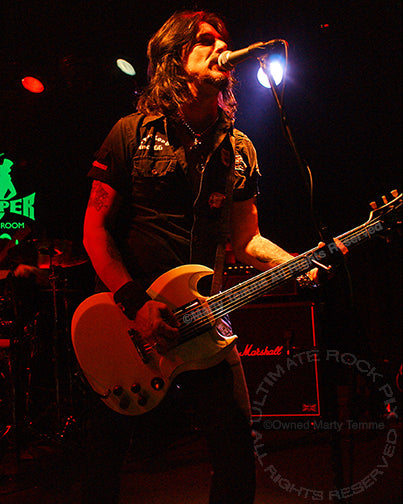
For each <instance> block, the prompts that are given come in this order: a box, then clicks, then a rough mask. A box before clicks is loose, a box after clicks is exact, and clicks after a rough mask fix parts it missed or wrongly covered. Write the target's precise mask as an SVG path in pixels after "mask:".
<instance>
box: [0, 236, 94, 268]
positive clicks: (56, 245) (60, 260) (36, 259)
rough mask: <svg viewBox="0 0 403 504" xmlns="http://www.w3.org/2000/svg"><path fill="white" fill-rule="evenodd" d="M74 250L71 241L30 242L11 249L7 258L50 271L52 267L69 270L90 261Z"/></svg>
mask: <svg viewBox="0 0 403 504" xmlns="http://www.w3.org/2000/svg"><path fill="white" fill-rule="evenodd" d="M73 249H74V247H73V243H72V242H71V241H70V240H61V239H41V240H28V241H26V242H23V243H20V244H19V245H16V246H15V247H13V248H12V249H10V250H9V251H8V255H7V256H8V259H10V260H11V261H12V262H14V263H17V264H30V265H35V266H37V267H38V268H40V269H50V268H51V267H52V266H61V267H63V268H69V267H72V266H78V265H80V264H84V263H86V262H87V261H88V258H87V257H86V256H85V254H84V252H81V251H80V252H77V251H75V250H73Z"/></svg>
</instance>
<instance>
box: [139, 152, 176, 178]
mask: <svg viewBox="0 0 403 504" xmlns="http://www.w3.org/2000/svg"><path fill="white" fill-rule="evenodd" d="M176 164H177V161H176V159H174V158H172V157H171V156H137V157H135V158H133V166H132V179H133V180H136V179H138V178H149V179H153V178H155V179H158V178H159V177H164V176H167V175H170V174H172V173H174V172H175V169H176Z"/></svg>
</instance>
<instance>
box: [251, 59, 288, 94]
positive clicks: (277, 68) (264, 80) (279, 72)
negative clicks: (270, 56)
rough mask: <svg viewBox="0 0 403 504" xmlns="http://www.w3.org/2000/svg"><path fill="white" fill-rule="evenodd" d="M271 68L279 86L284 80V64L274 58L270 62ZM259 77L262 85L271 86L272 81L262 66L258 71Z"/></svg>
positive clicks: (271, 72)
mask: <svg viewBox="0 0 403 504" xmlns="http://www.w3.org/2000/svg"><path fill="white" fill-rule="evenodd" d="M269 70H270V74H271V76H272V77H273V80H274V82H275V83H276V85H277V86H278V85H279V84H280V83H281V81H282V80H283V75H284V69H283V65H282V64H281V63H280V61H279V60H273V61H271V62H270V63H269ZM257 79H258V81H259V82H260V84H261V85H262V86H264V87H266V88H270V87H271V86H270V82H269V78H268V77H267V75H266V73H265V71H264V70H263V68H262V67H260V68H259V70H258V72H257Z"/></svg>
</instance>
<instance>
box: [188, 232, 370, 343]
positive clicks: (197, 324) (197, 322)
mask: <svg viewBox="0 0 403 504" xmlns="http://www.w3.org/2000/svg"><path fill="white" fill-rule="evenodd" d="M372 225H374V223H372ZM363 229H364V227H361V229H358V228H357V229H356V230H354V232H348V233H346V236H348V237H349V238H350V239H351V238H354V237H356V236H359V235H360V234H362V231H363ZM341 238H343V235H342V236H340V237H339V239H341ZM369 238H371V235H370V234H369V233H368V234H367V236H365V237H363V238H362V240H364V239H369ZM314 250H315V251H316V250H318V249H314ZM308 254H309V252H307V253H305V254H304V255H303V256H302V257H300V258H299V260H297V261H293V263H292V266H293V269H295V267H296V265H297V263H301V262H306V256H307V255H308ZM284 265H285V264H283V265H279V266H280V267H284ZM309 269H310V268H307V270H309ZM301 272H302V270H300V271H298V273H297V272H295V271H291V272H289V273H287V272H286V273H284V274H283V275H282V276H281V278H279V279H278V281H275V282H273V283H272V285H271V286H270V287H271V288H274V287H277V286H278V285H280V284H281V283H282V282H283V281H287V280H288V279H291V278H292V277H293V276H296V274H300V273H301ZM264 273H267V272H264ZM264 273H263V274H264ZM270 273H271V274H269V275H267V276H265V277H264V279H261V280H262V281H263V280H264V281H265V284H263V285H262V286H260V287H258V288H255V289H254V290H253V293H250V294H246V295H245V296H242V297H241V298H239V299H238V300H235V301H234V300H232V299H231V300H229V301H228V300H227V301H226V302H224V303H222V302H221V301H220V300H219V298H220V297H224V298H225V297H226V296H228V291H227V292H226V293H221V294H219V295H217V296H215V297H214V299H213V300H211V298H210V300H209V304H211V306H213V305H214V304H215V303H216V302H217V299H218V300H219V302H220V303H221V304H220V307H219V308H218V309H214V308H213V309H212V310H209V312H208V314H207V315H203V316H202V317H199V319H197V318H196V317H194V318H193V319H192V317H191V321H192V325H191V327H189V330H186V326H185V327H184V330H183V331H182V332H183V333H185V335H186V334H189V335H190V334H191V333H193V332H194V331H195V330H197V328H201V327H202V326H204V325H206V323H207V322H208V321H209V317H211V316H214V318H216V317H218V315H219V314H220V312H221V314H225V313H228V309H226V308H231V311H232V310H233V309H236V308H237V307H239V306H242V305H243V304H245V302H248V300H249V299H253V298H256V297H258V296H259V295H261V294H263V293H264V292H265V291H267V290H268V285H267V284H268V283H270V277H272V276H273V275H276V274H277V272H272V271H271V272H270ZM258 276H259V275H257V276H256V277H253V278H252V279H250V280H248V281H247V283H248V282H251V283H254V282H256V279H257V277H258ZM258 281H259V280H258ZM240 289H242V290H243V289H245V282H244V283H243V284H240V285H239V286H236V287H235V288H234V289H233V290H232V291H231V295H234V294H236V291H239V290H240ZM200 308H201V306H200V305H198V307H197V308H195V309H192V310H189V312H188V314H191V312H192V311H196V310H197V309H198V310H199V311H200Z"/></svg>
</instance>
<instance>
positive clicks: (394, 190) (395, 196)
mask: <svg viewBox="0 0 403 504" xmlns="http://www.w3.org/2000/svg"><path fill="white" fill-rule="evenodd" d="M390 194H391V195H392V196H393V197H394V198H397V197H398V196H399V191H398V190H397V189H393V191H390Z"/></svg>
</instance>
